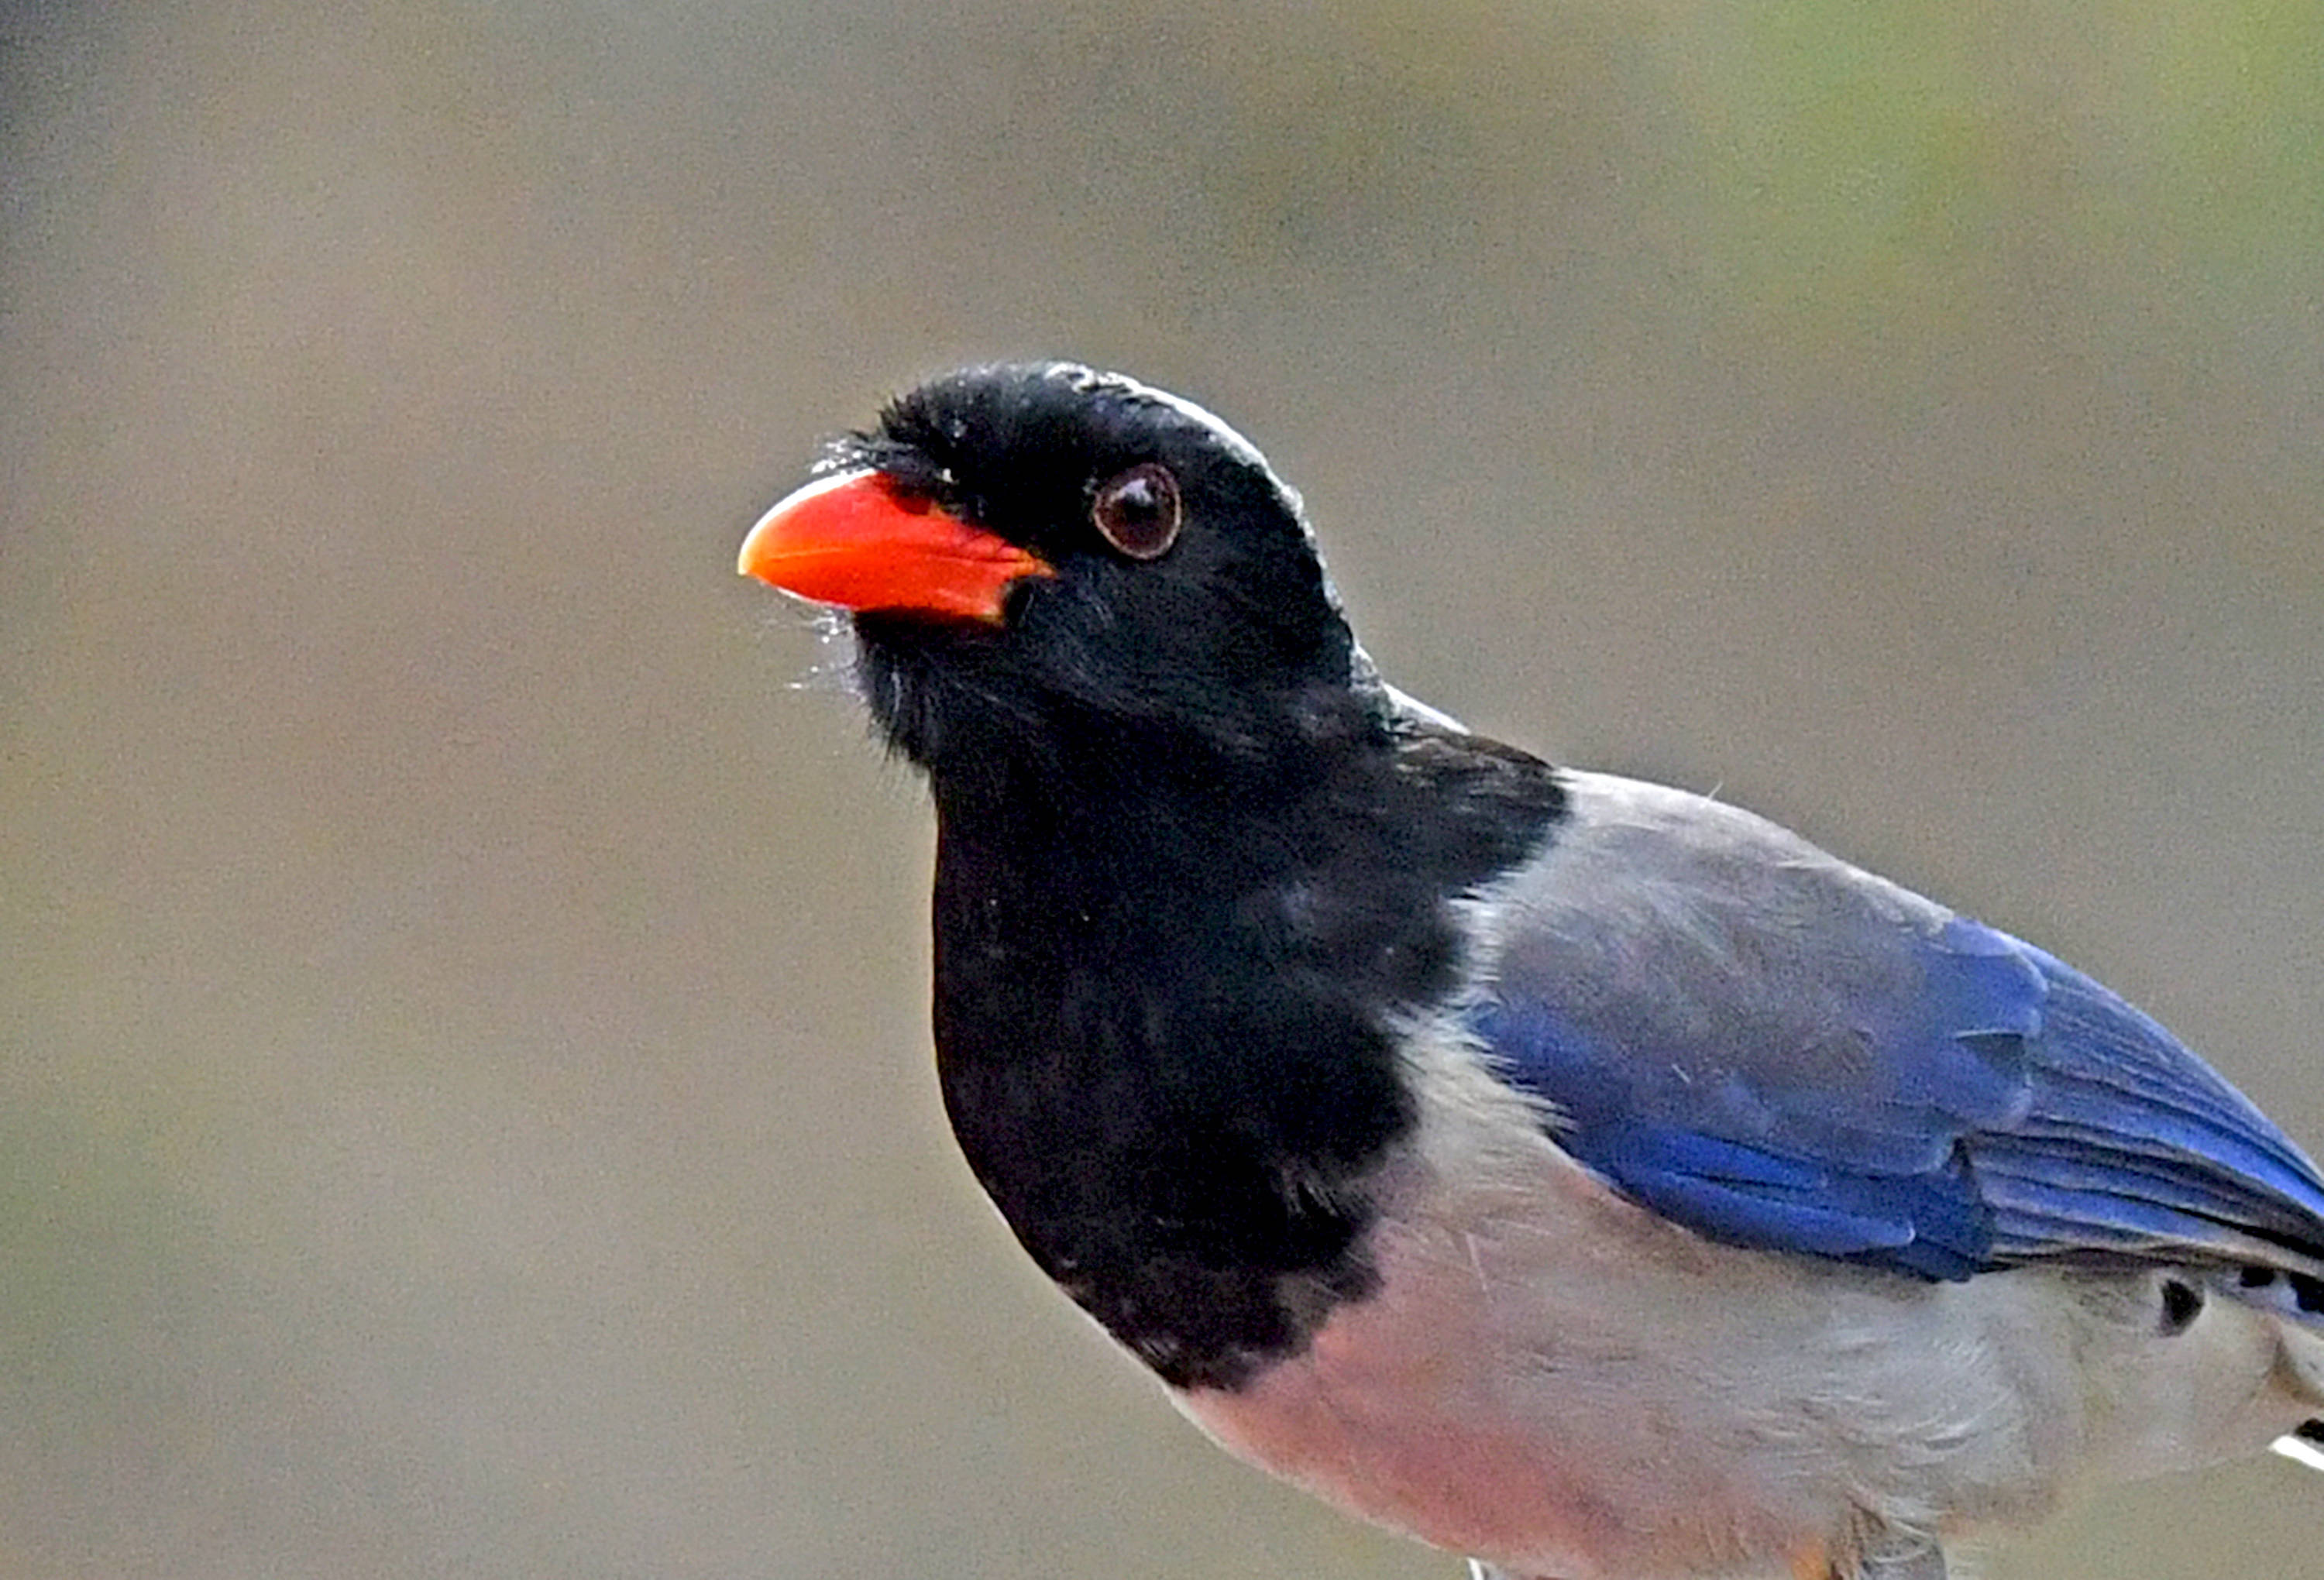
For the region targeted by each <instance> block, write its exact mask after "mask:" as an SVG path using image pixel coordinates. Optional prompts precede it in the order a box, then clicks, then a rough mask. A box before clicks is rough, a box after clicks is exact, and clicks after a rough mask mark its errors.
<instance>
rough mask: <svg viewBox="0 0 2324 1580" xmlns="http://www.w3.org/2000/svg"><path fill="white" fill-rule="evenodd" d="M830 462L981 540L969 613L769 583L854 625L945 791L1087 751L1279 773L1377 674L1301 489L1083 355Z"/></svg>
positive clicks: (898, 589)
mask: <svg viewBox="0 0 2324 1580" xmlns="http://www.w3.org/2000/svg"><path fill="white" fill-rule="evenodd" d="M818 471H819V472H821V473H825V474H837V475H843V476H844V475H852V474H853V475H860V474H862V473H870V474H871V477H870V478H869V479H867V482H870V483H871V484H872V485H875V486H876V487H877V488H878V490H879V491H881V495H882V496H883V497H884V500H885V501H886V503H885V506H884V508H886V509H889V510H900V511H904V512H918V513H920V514H921V515H923V516H924V517H926V518H930V519H934V520H935V521H937V522H947V523H956V524H957V525H958V527H960V528H966V529H968V532H969V534H970V537H969V538H968V539H967V540H966V541H969V542H970V543H971V544H972V545H981V547H975V548H974V550H973V552H971V553H964V555H963V556H962V557H961V558H960V559H958V560H956V561H955V562H954V563H956V564H960V565H967V564H968V563H969V562H971V561H972V560H973V562H974V565H975V569H974V570H973V574H971V575H970V579H971V580H973V581H975V582H977V583H978V588H979V590H978V591H977V592H975V593H974V594H973V596H968V597H965V598H954V597H952V596H950V595H949V593H947V595H946V596H945V597H943V598H936V597H932V596H930V595H929V594H928V592H927V588H926V586H925V585H924V584H923V583H920V582H918V581H911V580H909V579H906V580H905V581H904V582H901V583H893V584H890V583H888V582H886V581H884V580H883V579H882V578H881V577H878V576H874V577H872V578H871V584H870V585H864V586H858V585H856V584H854V583H850V585H849V586H848V588H847V589H846V590H844V591H835V590H833V589H831V588H827V587H826V588H818V587H812V586H808V585H803V584H799V583H803V582H805V581H807V578H805V577H796V576H789V575H787V574H784V573H783V572H782V571H781V570H779V569H778V570H777V571H776V572H775V573H773V574H770V573H768V572H766V571H764V570H761V572H760V574H765V575H767V577H768V579H770V580H773V581H775V582H776V583H777V584H779V585H788V586H791V587H792V588H793V590H794V591H798V592H804V593H806V594H807V595H808V596H812V597H820V598H823V599H825V601H826V602H839V603H841V604H843V605H844V606H846V607H848V608H850V609H851V610H852V611H853V620H854V625H855V629H856V633H857V635H858V637H859V638H860V642H861V658H860V672H861V678H862V685H863V690H864V694H865V696H866V699H867V701H868V702H869V703H870V705H871V710H872V712H873V715H874V716H875V718H876V719H877V720H878V721H879V723H880V726H881V729H882V730H883V731H884V732H885V733H886V734H887V736H888V737H889V739H890V740H891V741H892V742H893V743H894V744H895V745H896V746H897V747H898V748H899V749H901V750H902V751H904V752H905V753H906V754H908V756H910V757H911V758H914V759H915V760H917V761H918V762H919V763H921V764H922V765H923V766H925V767H928V768H929V769H930V770H931V771H932V772H933V773H935V774H936V776H938V777H939V779H942V778H943V777H944V776H945V775H946V774H947V773H949V772H954V771H961V772H972V771H975V770H977V769H978V768H979V767H982V766H988V765H990V764H991V763H992V761H993V760H994V758H995V757H996V754H998V755H1000V756H1003V757H1010V758H1019V759H1025V758H1039V757H1040V756H1042V755H1043V754H1047V755H1048V756H1050V757H1052V758H1054V757H1055V756H1056V754H1058V753H1062V752H1070V751H1073V750H1076V749H1086V750H1091V751H1096V752H1101V753H1105V754H1109V755H1111V756H1115V757H1118V756H1119V755H1120V754H1121V753H1122V752H1123V751H1125V750H1133V751H1135V752H1137V753H1138V754H1139V755H1140V756H1147V755H1157V754H1158V755H1159V756H1160V757H1162V758H1167V759H1169V760H1173V761H1181V760H1183V761H1187V762H1188V763H1189V766H1191V765H1192V762H1193V760H1194V759H1203V761H1204V763H1205V771H1214V770H1215V768H1216V766H1217V765H1218V764H1219V763H1221V762H1235V761H1240V762H1245V763H1257V762H1259V761H1262V760H1264V759H1265V758H1267V757H1268V754H1269V749H1270V747H1271V746H1272V745H1273V744H1275V743H1277V742H1279V741H1281V740H1283V739H1286V738H1289V737H1293V736H1296V735H1297V734H1298V733H1299V732H1300V731H1301V730H1306V729H1311V728H1312V727H1313V722H1314V718H1313V716H1314V713H1315V712H1316V710H1317V708H1318V706H1319V705H1323V702H1322V700H1323V699H1330V698H1336V699H1338V701H1337V703H1333V704H1331V705H1329V706H1326V707H1325V711H1326V712H1333V711H1338V712H1344V711H1345V703H1346V700H1347V699H1348V698H1349V697H1350V696H1351V683H1352V681H1353V678H1354V675H1355V673H1356V670H1357V668H1358V665H1359V661H1358V660H1357V659H1356V657H1355V653H1354V643H1353V641H1352V638H1351V636H1350V634H1349V630H1348V627H1347V623H1346V621H1345V620H1344V619H1343V618H1342V615H1341V613H1340V611H1339V609H1338V607H1337V604H1336V602H1335V601H1334V599H1333V594H1332V592H1331V589H1330V586H1329V584H1328V583H1327V582H1326V580H1325V577H1324V574H1323V565H1322V563H1321V562H1320V561H1319V559H1318V558H1317V556H1316V553H1315V548H1314V542H1313V540H1312V538H1311V537H1310V536H1309V534H1308V531H1307V527H1306V523H1305V519H1304V518H1303V516H1302V513H1301V510H1300V504H1299V500H1298V496H1297V495H1296V494H1295V493H1294V492H1293V491H1291V490H1290V489H1289V488H1287V487H1286V486H1285V485H1284V483H1283V482H1281V481H1280V480H1279V479H1278V478H1277V477H1276V475H1275V473H1273V472H1272V471H1271V470H1270V469H1269V468H1268V464H1267V462H1266V460H1265V458H1264V457H1262V456H1261V455H1259V452H1258V451H1257V450H1256V449H1254V448H1253V447H1252V446H1250V444H1249V443H1248V442H1247V441H1246V440H1244V439H1243V438H1242V437H1241V436H1240V435H1238V434H1236V433H1235V432H1234V431H1233V430H1232V429H1231V428H1230V427H1227V426H1226V425H1225V424H1224V423H1222V422H1221V421H1220V420H1219V419H1218V418H1214V417H1213V416H1211V415H1210V414H1209V413H1208V412H1205V411H1203V410H1202V409H1200V408H1198V407H1195V406H1193V405H1191V404H1189V403H1187V402H1185V401H1183V400H1178V399H1177V398H1176V397H1174V396H1170V395H1167V394H1165V393H1163V392H1161V391H1159V390H1153V389H1149V388H1148V387H1147V386H1145V385H1142V384H1139V383H1138V382H1136V381H1132V380H1130V379H1128V378H1124V377H1122V376H1121V375H1120V374H1115V373H1101V372H1093V371H1091V370H1090V369H1088V368H1084V367H1080V366H1076V365H1074V364H1071V363H1015V364H1006V365H1001V366H995V367H982V368H972V369H968V370H964V371H963V372H954V373H949V374H946V375H945V376H944V377H941V378H938V379H935V380H932V381H929V382H927V383H925V384H923V385H921V386H920V387H919V388H918V389H916V390H912V391H911V392H910V393H908V394H906V395H904V396H901V397H899V399H897V400H894V401H893V402H891V403H890V405H889V407H888V408H887V409H886V410H884V411H883V412H881V416H880V420H879V422H878V424H877V425H876V426H875V427H872V428H871V429H869V430H867V431H865V432H863V433H860V434H856V435H852V436H848V437H846V438H844V439H841V440H839V441H838V442H837V443H835V445H834V446H832V447H831V450H830V452H829V454H828V455H826V457H825V461H824V462H823V464H822V465H821V466H820V467H819V468H818ZM843 486H845V485H843ZM788 503H789V502H788V501H786V505H785V506H782V507H778V509H777V510H776V512H774V513H773V516H770V520H771V519H773V517H774V516H780V515H781V514H782V512H783V511H784V510H785V509H787V508H788ZM912 530H913V532H914V533H915V534H916V535H918V536H917V537H916V538H915V541H916V542H918V541H920V540H921V539H922V538H924V537H925V536H926V534H927V524H926V522H925V521H923V522H921V523H919V524H917V525H914V526H913V528H912ZM755 536H756V535H755V534H754V537H755ZM991 539H997V540H999V541H998V544H997V545H996V544H991V543H990V542H989V540H991ZM956 541H957V540H956ZM1001 546H1006V547H1007V549H1009V550H1013V551H1018V557H1017V558H1015V559H1013V560H1009V561H1006V562H1005V563H1002V562H999V561H996V559H995V557H994V555H995V554H996V553H998V552H999V551H1000V550H1001ZM881 552H883V553H888V554H890V555H891V556H892V555H893V554H894V552H895V551H893V550H892V549H889V548H883V549H882V550H881ZM944 552H945V553H947V554H951V553H954V552H955V550H954V547H952V546H951V545H947V546H946V547H945V550H944ZM917 553H918V551H917V550H910V551H906V557H910V556H912V555H914V554H917ZM978 556H982V557H981V558H980V557H978ZM748 557H749V556H748V555H747V554H746V559H747V558H748ZM996 565H999V566H1000V568H997V569H996V568H995V567H996ZM950 585H951V583H947V586H948V587H949V586H950ZM938 605H941V607H939V606H938ZM1034 766H1036V767H1038V766H1040V765H1039V764H1035V765H1034ZM1049 766H1059V765H1055V764H1052V765H1049Z"/></svg>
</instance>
